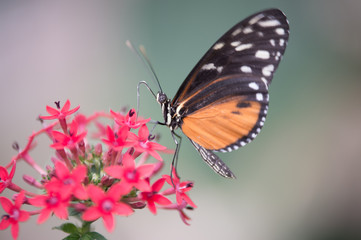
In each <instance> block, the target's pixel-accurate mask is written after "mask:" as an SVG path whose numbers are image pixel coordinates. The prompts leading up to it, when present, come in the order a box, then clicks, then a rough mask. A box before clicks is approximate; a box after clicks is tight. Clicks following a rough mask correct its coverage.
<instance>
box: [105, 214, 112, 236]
mask: <svg viewBox="0 0 361 240" xmlns="http://www.w3.org/2000/svg"><path fill="white" fill-rule="evenodd" d="M102 217H103V223H104V226H105V228H106V229H107V230H108V232H112V231H113V230H114V216H113V214H104V215H103V216H102Z"/></svg>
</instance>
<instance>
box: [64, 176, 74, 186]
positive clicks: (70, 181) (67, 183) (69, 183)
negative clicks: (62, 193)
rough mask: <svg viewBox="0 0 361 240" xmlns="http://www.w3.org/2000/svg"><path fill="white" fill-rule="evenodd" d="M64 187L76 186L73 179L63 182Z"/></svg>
mask: <svg viewBox="0 0 361 240" xmlns="http://www.w3.org/2000/svg"><path fill="white" fill-rule="evenodd" d="M63 183H64V185H72V184H74V181H73V179H72V178H66V179H65V180H64V181H63Z"/></svg>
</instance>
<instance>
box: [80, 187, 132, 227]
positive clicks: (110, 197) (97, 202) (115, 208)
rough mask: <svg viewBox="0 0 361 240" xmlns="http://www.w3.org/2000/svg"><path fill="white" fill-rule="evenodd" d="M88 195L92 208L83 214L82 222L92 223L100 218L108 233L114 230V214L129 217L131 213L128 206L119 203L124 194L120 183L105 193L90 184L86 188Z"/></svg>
mask: <svg viewBox="0 0 361 240" xmlns="http://www.w3.org/2000/svg"><path fill="white" fill-rule="evenodd" d="M88 194H89V196H90V199H91V200H92V201H93V202H94V206H91V207H90V208H88V209H87V210H86V211H85V212H84V214H83V216H82V218H83V220H85V221H94V220H96V219H98V218H100V217H101V218H103V222H104V225H105V227H106V229H107V230H108V231H109V232H111V231H113V230H114V214H117V215H121V216H129V215H130V214H132V213H133V209H132V208H131V207H130V206H129V205H127V204H125V203H123V202H120V201H119V200H120V198H121V197H122V195H123V194H126V193H125V192H124V189H123V187H122V186H121V185H120V183H117V184H115V185H113V186H112V187H110V188H109V190H108V191H107V192H104V191H103V190H102V189H101V188H99V187H98V186H95V185H92V184H91V185H89V186H88Z"/></svg>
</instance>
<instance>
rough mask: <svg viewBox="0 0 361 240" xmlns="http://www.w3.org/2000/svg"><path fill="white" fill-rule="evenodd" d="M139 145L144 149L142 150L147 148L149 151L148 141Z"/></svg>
mask: <svg viewBox="0 0 361 240" xmlns="http://www.w3.org/2000/svg"><path fill="white" fill-rule="evenodd" d="M139 145H140V146H141V147H142V148H145V149H148V148H149V146H148V141H141V142H139Z"/></svg>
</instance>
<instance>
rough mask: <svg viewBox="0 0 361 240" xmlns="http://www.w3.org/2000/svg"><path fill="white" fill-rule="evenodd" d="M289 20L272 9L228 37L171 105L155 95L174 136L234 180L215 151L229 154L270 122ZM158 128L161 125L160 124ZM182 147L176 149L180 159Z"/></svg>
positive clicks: (208, 55) (199, 66)
mask: <svg viewBox="0 0 361 240" xmlns="http://www.w3.org/2000/svg"><path fill="white" fill-rule="evenodd" d="M288 36H289V25H288V21H287V18H286V16H285V15H284V14H283V13H282V12H281V11H280V10H278V9H269V10H265V11H262V12H259V13H256V14H253V15H251V16H249V17H248V18H246V19H244V20H242V21H241V22H239V23H238V24H236V25H235V26H234V27H232V28H231V29H230V30H229V31H228V32H226V33H225V34H224V35H223V36H222V37H221V38H220V39H219V40H218V41H217V42H216V43H215V44H213V46H212V47H211V48H210V49H209V50H208V52H207V53H206V54H205V55H204V56H203V58H202V59H201V60H200V61H199V62H198V63H197V65H196V66H195V67H194V68H193V70H192V71H191V72H190V74H189V75H188V77H187V78H186V79H185V81H184V82H183V84H182V85H181V86H180V88H179V90H178V92H177V94H176V95H175V97H174V98H173V100H170V99H168V98H167V96H166V95H165V94H164V93H163V91H162V90H160V91H159V92H158V94H157V95H156V98H157V102H158V103H159V104H160V105H161V107H162V112H163V116H164V121H165V122H164V123H160V124H162V125H166V126H168V127H169V128H170V130H171V132H172V136H173V138H174V139H175V136H178V135H177V134H176V133H175V132H174V131H175V130H176V129H177V128H180V129H181V130H182V131H183V133H184V134H185V135H186V136H187V137H188V138H189V139H190V141H191V142H192V144H193V145H194V147H195V148H196V149H197V150H198V152H199V153H200V155H201V156H202V158H203V160H204V161H205V162H206V163H207V164H208V165H209V166H210V167H211V168H212V169H213V170H214V171H215V172H217V173H218V174H220V175H221V176H223V177H227V178H234V177H235V176H234V175H233V173H232V171H231V170H230V169H229V168H228V167H227V165H226V164H225V163H224V162H222V160H221V159H220V158H219V157H218V156H217V155H215V154H214V153H213V152H217V151H220V152H230V151H232V150H236V149H238V148H240V147H242V146H244V145H246V144H247V143H249V142H251V141H252V140H253V139H254V138H255V137H256V136H257V134H258V133H259V132H260V131H261V128H262V126H263V124H264V122H265V120H266V115H267V110H268V100H269V95H268V87H269V85H270V83H271V80H272V77H273V73H274V71H275V70H276V69H277V67H278V64H279V62H280V60H281V58H282V56H283V54H284V52H285V49H286V45H287V41H288ZM158 123H159V122H158ZM178 151H179V148H178V144H177V148H176V154H175V158H176V157H177V154H178Z"/></svg>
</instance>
